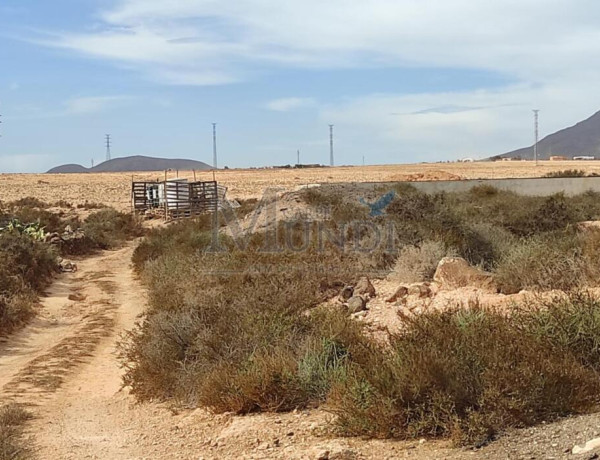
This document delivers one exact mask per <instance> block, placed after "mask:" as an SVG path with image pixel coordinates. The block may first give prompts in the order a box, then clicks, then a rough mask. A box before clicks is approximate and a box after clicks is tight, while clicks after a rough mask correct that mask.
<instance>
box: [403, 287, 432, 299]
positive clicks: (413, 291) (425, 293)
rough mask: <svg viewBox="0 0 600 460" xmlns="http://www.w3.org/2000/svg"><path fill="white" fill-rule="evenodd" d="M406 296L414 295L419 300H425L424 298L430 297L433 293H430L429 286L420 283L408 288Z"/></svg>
mask: <svg viewBox="0 0 600 460" xmlns="http://www.w3.org/2000/svg"><path fill="white" fill-rule="evenodd" d="M408 295H414V296H417V297H419V298H425V297H432V296H433V293H432V292H431V288H430V287H429V284H427V283H422V284H413V285H412V286H409V288H408Z"/></svg>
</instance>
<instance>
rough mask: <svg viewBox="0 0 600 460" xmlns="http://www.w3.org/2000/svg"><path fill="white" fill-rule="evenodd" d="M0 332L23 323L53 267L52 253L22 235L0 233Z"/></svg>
mask: <svg viewBox="0 0 600 460" xmlns="http://www.w3.org/2000/svg"><path fill="white" fill-rule="evenodd" d="M0 259H2V262H3V263H2V265H1V266H0V335H4V334H7V333H9V332H11V331H12V330H14V329H16V328H17V327H19V326H21V325H23V324H24V323H25V322H26V321H27V320H28V319H29V318H30V317H31V316H32V314H33V306H34V304H35V302H36V300H37V295H36V293H38V292H40V291H41V290H42V289H43V288H44V287H46V286H47V284H48V283H49V281H50V279H51V277H52V274H53V273H54V272H55V270H56V254H54V252H53V251H52V249H51V248H50V247H49V246H48V245H46V244H43V243H40V242H38V241H34V240H32V239H31V238H29V237H27V236H26V235H20V234H18V233H13V232H3V233H0Z"/></svg>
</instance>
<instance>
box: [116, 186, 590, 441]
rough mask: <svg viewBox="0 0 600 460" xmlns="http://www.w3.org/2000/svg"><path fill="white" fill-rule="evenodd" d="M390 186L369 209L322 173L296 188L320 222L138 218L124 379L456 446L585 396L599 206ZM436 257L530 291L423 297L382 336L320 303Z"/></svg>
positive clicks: (577, 200)
mask: <svg viewBox="0 0 600 460" xmlns="http://www.w3.org/2000/svg"><path fill="white" fill-rule="evenodd" d="M390 189H392V190H394V192H395V197H394V198H393V200H392V201H391V203H389V205H388V206H387V208H386V210H385V211H386V212H385V213H384V214H383V215H382V216H374V217H372V216H369V212H368V211H369V209H368V208H367V207H366V206H362V205H360V204H359V203H358V202H356V201H348V200H347V199H346V195H344V194H341V193H339V192H336V188H335V187H321V188H313V189H308V190H305V191H302V192H300V194H301V199H302V201H303V202H304V205H306V206H308V207H309V208H326V209H327V212H326V213H324V214H325V215H327V216H329V219H328V220H326V221H325V222H317V221H315V220H314V219H307V218H302V216H300V218H299V219H296V220H294V221H290V222H279V223H278V224H276V225H275V226H273V227H271V228H267V229H265V231H261V232H256V233H252V234H245V235H239V234H238V235H235V234H234V235H232V234H231V233H228V232H226V231H221V232H219V233H218V234H216V233H215V232H213V231H212V230H213V229H211V224H212V222H211V220H210V219H208V218H205V219H200V220H197V221H189V222H182V223H176V224H172V225H170V226H168V227H166V228H159V229H155V230H152V231H150V232H149V234H148V235H147V236H146V238H145V239H144V241H143V242H142V243H141V244H140V245H139V246H138V248H137V249H136V251H135V253H134V256H133V261H134V266H135V269H136V270H137V271H138V273H139V274H140V276H141V278H142V280H143V282H144V284H145V285H146V287H147V289H148V291H149V305H148V311H147V313H146V315H145V317H144V318H143V320H142V321H141V322H140V323H139V325H138V326H137V327H136V328H134V329H133V330H132V331H130V332H129V334H128V336H127V337H126V338H124V340H123V341H122V342H121V344H120V356H121V361H122V363H123V364H124V366H125V368H126V373H125V376H124V381H125V384H126V385H128V386H130V387H131V389H132V392H133V394H134V395H135V396H136V397H137V398H139V399H140V400H164V401H169V402H171V403H173V404H175V405H182V406H187V407H205V408H208V409H210V410H212V411H213V412H216V413H225V412H233V413H237V414H247V413H253V412H281V411H291V410H294V409H299V408H310V407H317V406H318V407H321V408H323V409H325V410H326V411H329V412H331V413H333V414H335V416H336V417H335V423H334V425H335V426H333V427H331V430H332V432H333V433H336V434H339V435H345V436H369V437H376V438H397V439H411V438H417V437H431V438H436V437H441V438H450V439H452V440H453V441H454V442H455V443H456V444H458V445H482V444H484V443H486V442H488V441H490V440H492V439H494V437H495V436H497V435H498V434H499V433H502V432H503V431H504V430H506V429H507V428H509V427H524V426H530V425H533V424H536V423H539V422H542V421H549V420H552V419H556V418H558V417H561V416H564V415H568V414H581V413H587V412H591V411H594V410H596V409H597V407H598V394H599V390H600V388H599V385H600V384H599V382H600V378H599V377H600V373H599V372H600V358H598V356H600V355H598V346H600V340H599V339H598V337H599V333H600V301H599V300H598V299H597V297H596V296H595V295H594V294H593V292H592V291H591V290H589V289H588V288H593V287H595V286H597V285H598V278H599V276H600V273H599V271H598V270H599V266H598V245H599V243H600V232H598V231H597V230H594V229H593V228H590V227H585V228H583V227H582V226H581V225H580V222H583V221H591V220H597V219H598V218H599V216H600V200H599V198H600V195H598V194H595V193H586V194H583V195H579V196H575V197H565V196H562V195H555V196H551V197H544V198H540V197H524V196H518V195H516V194H513V193H510V192H502V191H498V190H496V189H493V188H491V187H487V186H480V187H475V188H474V189H472V190H471V191H469V192H464V193H447V194H439V195H426V194H423V193H421V192H418V191H417V190H416V189H414V188H412V187H410V186H406V185H401V186H385V187H384V186H382V188H381V190H380V192H381V193H382V194H383V193H387V192H389V191H390ZM242 205H243V206H245V207H250V208H252V207H254V206H257V205H258V204H257V203H254V202H253V203H251V204H249V203H242ZM244 209H245V208H244ZM248 212H249V213H250V214H249V215H248V218H251V217H252V210H251V209H245V211H244V213H248ZM305 217H306V216H305ZM390 229H391V230H390ZM381 235H385V238H384V239H382V237H381ZM365 248H368V250H364V249H365ZM448 255H454V256H460V257H462V258H464V259H465V260H467V261H468V262H469V264H471V265H472V266H474V267H478V268H479V269H480V270H482V271H485V272H487V273H489V274H490V276H491V277H492V279H493V280H494V286H495V289H496V290H497V292H499V293H501V294H502V293H505V294H511V293H515V292H518V291H520V290H523V289H526V290H528V291H533V292H539V293H540V295H539V296H538V297H535V296H534V297H530V298H529V300H527V301H522V302H520V303H519V304H515V305H512V306H511V308H510V309H509V310H508V311H507V310H506V309H498V308H493V307H489V306H485V307H484V306H481V305H477V304H476V303H475V304H471V305H469V306H460V307H459V306H451V305H449V306H448V308H445V309H442V310H432V311H426V312H423V313H421V314H419V315H415V316H413V317H410V318H406V319H405V321H404V323H403V326H402V328H401V329H399V330H395V331H387V336H386V339H385V340H383V341H382V340H380V338H377V337H375V336H373V334H371V333H370V331H369V330H367V328H366V327H365V325H364V324H363V323H361V322H360V321H356V320H355V319H354V318H353V317H352V316H351V315H350V314H349V312H348V311H347V310H346V309H345V307H343V306H342V305H340V304H338V303H335V302H332V301H331V300H332V299H334V298H336V297H337V295H338V294H339V293H340V290H341V289H342V288H343V287H344V286H346V285H352V284H355V283H356V281H357V279H358V278H359V277H363V276H365V275H369V276H370V277H372V278H376V277H383V276H388V275H390V274H393V275H394V276H395V277H396V278H398V279H403V281H405V282H412V281H428V280H431V278H432V277H433V274H434V272H435V268H436V266H437V264H438V262H439V260H440V259H441V258H442V257H445V256H448ZM549 291H552V292H549ZM542 294H543V295H542Z"/></svg>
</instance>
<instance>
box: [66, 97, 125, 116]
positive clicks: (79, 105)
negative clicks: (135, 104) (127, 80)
mask: <svg viewBox="0 0 600 460" xmlns="http://www.w3.org/2000/svg"><path fill="white" fill-rule="evenodd" d="M130 99H131V98H130V97H128V96H96V97H77V98H73V99H69V100H68V101H65V103H64V106H65V110H64V113H63V114H64V115H89V114H93V113H97V112H102V111H105V110H108V109H111V108H114V107H117V106H120V105H122V104H123V103H125V102H127V101H128V100H130Z"/></svg>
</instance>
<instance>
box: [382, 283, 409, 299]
mask: <svg viewBox="0 0 600 460" xmlns="http://www.w3.org/2000/svg"><path fill="white" fill-rule="evenodd" d="M407 295H408V288H407V287H406V286H399V287H398V289H396V292H394V293H393V294H392V296H391V297H390V298H389V299H387V300H386V302H388V303H392V302H395V301H396V300H398V299H402V298H404V297H406V296H407Z"/></svg>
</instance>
